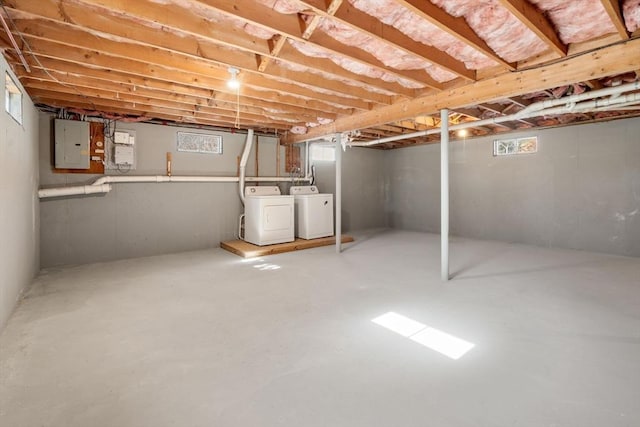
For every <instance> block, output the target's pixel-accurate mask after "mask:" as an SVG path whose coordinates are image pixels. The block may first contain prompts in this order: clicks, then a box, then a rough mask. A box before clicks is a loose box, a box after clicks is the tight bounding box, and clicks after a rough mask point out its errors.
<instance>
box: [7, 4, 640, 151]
mask: <svg viewBox="0 0 640 427" xmlns="http://www.w3.org/2000/svg"><path fill="white" fill-rule="evenodd" d="M0 1H2V3H3V9H2V11H1V13H2V16H3V17H4V18H5V21H6V22H7V25H8V26H9V28H10V29H11V32H12V34H13V38H14V39H15V41H16V43H17V46H18V49H19V51H20V52H21V53H22V55H23V56H24V60H25V61H26V63H27V65H28V68H29V70H27V67H25V65H24V64H23V63H22V61H21V58H20V56H19V52H18V50H16V49H15V48H14V46H13V44H12V41H11V40H10V37H9V36H8V34H7V33H6V31H4V30H2V31H0V49H3V52H4V55H5V57H6V58H7V60H8V61H9V63H10V64H11V66H12V68H13V69H14V71H15V72H16V74H17V75H18V77H19V79H20V81H21V82H22V84H23V86H24V87H25V88H26V90H27V92H28V93H29V95H30V97H31V98H32V99H33V100H34V102H35V103H36V104H38V105H39V106H41V107H43V108H51V107H53V108H65V109H67V110H68V111H72V112H78V113H80V114H87V115H100V116H102V117H107V118H118V119H121V120H136V121H156V122H157V121H161V122H176V123H185V124H189V125H207V126H215V127H219V128H230V129H234V128H241V129H246V128H253V129H255V130H257V131H262V132H268V133H277V134H278V135H280V136H283V137H284V139H285V140H286V141H289V142H296V141H302V140H306V139H309V138H313V137H321V136H323V135H327V134H330V133H334V132H349V131H352V132H351V133H350V136H351V137H352V138H354V139H355V140H356V141H367V140H371V139H376V138H381V137H386V136H393V135H398V134H403V133H412V132H415V131H416V130H426V129H429V128H433V127H437V126H439V122H438V117H439V116H438V115H437V112H438V110H439V109H441V108H450V109H451V111H452V115H451V120H452V122H454V123H460V122H465V121H472V120H478V119H485V118H489V117H497V116H501V115H508V114H513V113H516V112H517V111H519V110H521V109H523V108H525V107H526V106H527V105H529V104H531V103H533V102H536V101H539V100H545V99H555V98H559V97H562V96H565V95H567V94H573V93H581V92H585V91H590V90H594V89H598V88H603V87H607V86H611V85H617V84H621V83H624V82H631V81H635V80H637V79H638V76H639V74H640V71H639V70H640V53H639V52H640V30H639V28H640V1H638V0H623V1H620V2H618V1H613V0H567V1H560V0H530V1H525V0H484V1H475V0H432V1H431V2H430V1H426V0H333V1H330V0H306V1H298V0H235V1H221V0H217V1H216V0H198V1H196V0H137V1H129V2H123V1H117V0H37V1H36V0H0ZM229 67H233V68H237V69H238V70H240V71H239V74H238V79H239V80H240V82H241V86H240V88H239V89H238V90H237V91H236V90H234V89H230V88H229V87H228V86H227V80H229V78H230V73H229ZM638 108H639V107H637V106H635V107H634V106H626V107H625V108H624V109H618V110H609V111H604V112H597V113H581V114H565V115H561V116H550V117H544V116H543V117H536V118H529V119H524V120H519V121H514V122H505V123H502V124H500V125H485V126H481V127H478V128H473V129H471V132H472V133H474V134H493V133H498V132H504V131H510V130H514V129H518V128H534V127H540V126H558V125H564V124H570V123H576V122H592V121H598V120H610V119H612V118H618V117H629V116H638V115H640V110H639V109H638ZM425 142H428V139H426V138H421V139H416V138H414V139H408V140H404V141H398V142H394V143H392V144H387V145H385V146H384V148H392V147H396V146H404V145H409V144H416V143H425Z"/></svg>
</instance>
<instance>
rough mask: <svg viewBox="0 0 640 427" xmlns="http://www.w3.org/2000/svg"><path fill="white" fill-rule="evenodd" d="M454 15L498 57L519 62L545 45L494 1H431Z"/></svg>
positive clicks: (538, 51) (543, 49) (541, 50)
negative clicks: (463, 20)
mask: <svg viewBox="0 0 640 427" xmlns="http://www.w3.org/2000/svg"><path fill="white" fill-rule="evenodd" d="M431 2H432V3H433V4H435V5H436V6H438V7H440V8H442V9H444V10H445V11H446V12H447V13H448V14H450V15H453V16H456V17H458V16H463V17H464V19H465V20H466V21H467V23H468V24H469V26H470V27H471V28H472V29H473V31H475V32H476V34H478V35H479V36H480V37H481V38H482V39H483V40H484V41H485V42H486V43H487V44H488V45H489V47H491V49H493V51H494V52H496V53H497V54H498V55H499V56H500V57H501V58H503V59H504V60H506V61H509V62H516V61H521V60H523V59H526V58H530V57H531V56H533V55H537V54H539V53H541V52H544V51H545V50H547V48H548V46H547V45H546V44H545V43H544V42H543V41H542V40H540V39H539V38H538V36H536V35H535V33H533V32H532V31H531V30H529V29H528V28H527V27H526V26H525V25H524V24H523V23H522V22H520V21H519V20H518V19H517V18H516V17H515V16H514V15H512V14H511V13H510V12H509V11H508V10H507V9H505V8H504V7H503V6H502V5H500V4H499V3H498V2H497V1H496V0H483V1H478V0H431Z"/></svg>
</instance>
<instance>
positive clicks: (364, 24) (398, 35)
mask: <svg viewBox="0 0 640 427" xmlns="http://www.w3.org/2000/svg"><path fill="white" fill-rule="evenodd" d="M298 2H299V3H301V4H304V5H306V6H308V7H310V8H312V9H313V11H314V12H315V13H317V14H318V15H316V16H323V17H326V18H327V19H335V20H337V21H339V22H340V23H342V24H343V25H346V26H348V27H351V28H353V29H355V30H358V31H359V32H361V33H363V34H366V35H368V36H369V37H371V38H373V39H375V40H378V41H380V42H384V43H388V44H391V45H393V47H394V48H396V49H398V50H401V51H404V52H406V53H409V54H411V55H415V56H418V57H420V58H422V59H424V60H425V61H427V62H430V63H432V64H433V65H435V66H437V67H440V68H442V69H445V70H447V71H449V72H451V73H454V74H456V75H457V76H459V77H462V78H464V79H465V80H469V81H471V80H475V77H476V73H475V71H473V70H469V69H468V68H467V67H465V65H464V64H463V63H462V62H460V61H458V60H457V59H455V58H453V57H452V56H450V55H448V54H447V53H445V52H443V51H441V50H439V49H436V48H435V47H433V46H428V45H426V44H423V43H420V42H417V41H415V40H413V39H412V38H411V37H409V36H407V35H406V34H404V33H403V32H401V31H400V30H398V29H396V28H395V27H393V26H391V25H387V24H384V23H383V22H381V21H379V20H377V19H375V18H374V17H372V16H371V15H368V14H366V13H365V12H363V11H361V10H360V9H358V8H356V7H354V6H352V5H351V4H349V3H348V2H342V6H341V7H340V8H338V9H337V10H336V11H335V12H334V13H333V14H331V13H330V12H329V11H328V10H323V9H322V8H318V7H317V3H318V2H314V1H302V0H298Z"/></svg>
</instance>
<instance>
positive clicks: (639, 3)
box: [622, 0, 640, 33]
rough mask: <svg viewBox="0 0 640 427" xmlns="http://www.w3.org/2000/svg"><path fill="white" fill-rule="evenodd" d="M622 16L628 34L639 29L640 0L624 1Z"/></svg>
mask: <svg viewBox="0 0 640 427" xmlns="http://www.w3.org/2000/svg"><path fill="white" fill-rule="evenodd" d="M622 15H623V16H624V22H625V25H626V26H627V30H629V32H630V33H633V32H634V31H636V30H637V29H640V0H624V2H623V3H622Z"/></svg>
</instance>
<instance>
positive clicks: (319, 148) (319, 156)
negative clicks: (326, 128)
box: [309, 144, 336, 162]
mask: <svg viewBox="0 0 640 427" xmlns="http://www.w3.org/2000/svg"><path fill="white" fill-rule="evenodd" d="M309 157H310V158H311V161H312V162H316V161H319V162H335V161H336V147H335V146H333V145H325V144H311V147H309Z"/></svg>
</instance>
